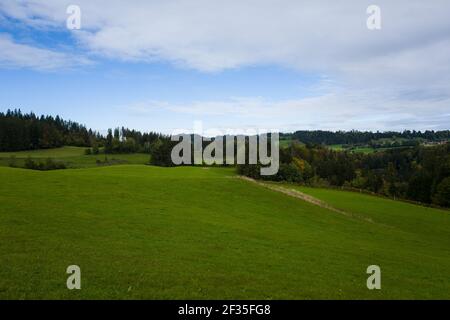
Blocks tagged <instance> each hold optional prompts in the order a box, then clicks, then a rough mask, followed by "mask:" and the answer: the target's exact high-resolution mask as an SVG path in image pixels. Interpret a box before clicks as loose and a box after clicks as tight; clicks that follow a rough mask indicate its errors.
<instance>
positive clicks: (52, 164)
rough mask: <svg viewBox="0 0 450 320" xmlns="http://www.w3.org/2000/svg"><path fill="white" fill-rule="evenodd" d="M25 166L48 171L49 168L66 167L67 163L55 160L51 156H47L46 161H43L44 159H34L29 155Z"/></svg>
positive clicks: (58, 168)
mask: <svg viewBox="0 0 450 320" xmlns="http://www.w3.org/2000/svg"><path fill="white" fill-rule="evenodd" d="M25 168H26V169H31V170H41V171H47V170H60V169H66V165H65V164H64V163H63V162H60V161H54V160H53V159H51V158H47V159H46V160H45V162H42V161H34V160H33V159H31V158H30V157H28V158H27V159H26V160H25Z"/></svg>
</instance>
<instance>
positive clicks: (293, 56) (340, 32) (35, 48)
mask: <svg viewBox="0 0 450 320" xmlns="http://www.w3.org/2000/svg"><path fill="white" fill-rule="evenodd" d="M193 3H195V4H193ZM433 3H434V2H433ZM69 4H74V3H69V2H67V3H66V2H65V1H59V0H58V1H56V0H49V1H37V0H35V1H10V0H4V1H2V3H1V4H0V83H1V86H0V110H2V111H4V110H6V109H7V108H21V109H22V110H23V111H31V110H32V111H34V112H35V113H38V114H52V115H56V114H59V115H61V116H63V117H64V118H66V119H71V120H74V121H78V122H81V123H84V124H86V125H87V126H88V127H91V128H93V129H96V130H101V131H104V130H106V129H107V128H109V127H115V126H122V125H123V126H127V127H130V128H135V129H140V130H144V131H150V130H152V131H162V132H165V133H170V132H171V131H172V130H175V129H187V130H189V129H190V128H192V127H193V124H194V121H196V120H200V121H203V124H204V126H205V127H208V128H237V129H245V128H249V127H252V128H260V129H263V128H264V129H279V130H282V131H293V130H299V129H329V130H340V129H343V130H351V129H359V130H381V131H383V130H404V129H419V130H425V129H436V130H438V129H449V125H448V124H449V123H450V88H449V83H450V81H449V80H450V79H449V74H450V73H449V71H450V58H449V57H450V36H449V35H450V32H449V31H450V22H449V19H448V18H447V17H446V15H445V14H444V13H445V12H450V10H449V9H450V5H449V3H448V2H446V1H436V2H435V5H433V6H430V5H426V4H423V2H420V1H398V2H396V4H392V1H391V2H389V1H379V6H380V8H381V14H382V15H381V17H382V22H383V23H382V29H381V30H377V31H374V30H368V29H367V27H366V25H365V22H366V19H367V17H368V16H367V13H366V11H365V10H366V8H367V6H368V4H369V2H366V1H346V2H345V4H341V5H336V4H330V2H326V1H322V2H320V1H318V2H314V4H312V3H311V2H308V1H305V2H302V1H287V0H286V1H285V0H282V1H259V2H258V1H248V2H245V4H243V2H241V1H226V2H225V1H224V2H215V4H213V3H211V2H208V1H203V0H199V1H194V2H193V1H183V0H174V1H150V2H149V1H130V2H127V3H126V4H125V3H124V2H123V1H122V2H120V1H102V0H98V1H84V0H80V1H77V5H79V7H80V9H81V13H82V16H81V23H82V25H81V29H80V30H68V29H67V28H66V26H65V22H66V19H67V17H68V14H67V13H66V8H67V6H68V5H69Z"/></svg>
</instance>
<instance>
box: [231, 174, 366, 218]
mask: <svg viewBox="0 0 450 320" xmlns="http://www.w3.org/2000/svg"><path fill="white" fill-rule="evenodd" d="M239 178H240V179H242V180H246V181H250V182H253V183H255V184H257V185H260V186H262V187H265V188H267V189H270V190H273V191H277V192H281V193H284V194H286V195H288V196H291V197H294V198H297V199H301V200H303V201H306V202H309V203H312V204H313V205H316V206H319V207H321V208H324V209H328V210H330V211H334V212H337V213H339V214H342V215H345V216H347V217H352V218H357V219H361V220H364V221H367V222H372V223H373V220H372V219H370V218H367V217H363V216H360V215H355V214H353V213H350V212H347V211H344V210H341V209H338V208H335V207H333V206H331V205H329V204H328V203H326V202H324V201H322V200H320V199H317V198H315V197H313V196H310V195H308V194H306V193H303V192H301V191H298V190H295V189H288V188H285V187H281V186H277V185H275V184H270V183H264V182H261V181H257V180H255V179H252V178H249V177H245V176H239Z"/></svg>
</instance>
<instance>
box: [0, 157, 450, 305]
mask: <svg viewBox="0 0 450 320" xmlns="http://www.w3.org/2000/svg"><path fill="white" fill-rule="evenodd" d="M0 181H2V183H1V185H0V261H1V265H0V298H2V299H5V298H6V299H8V298H38V299H40V298H50V299H53V298H66V299H84V298H100V299H101V298H146V299H165V298H168V299H169V298H170V299H178V298H190V299H198V298H199V299H203V298H205V299H206V298H208V299H220V298H229V299H231V298H234V299H240V298H242V299H247V298H248V299H313V298H325V299H327V298H352V299H353V298H363V299H381V298H425V299H428V298H447V299H448V298H450V296H449V294H450V284H449V281H448V279H449V277H450V249H449V248H450V238H449V231H448V230H450V216H449V214H448V212H447V211H441V210H436V209H429V208H424V207H419V206H415V205H410V204H405V203H401V202H394V201H390V200H385V199H381V198H376V197H370V196H366V195H359V194H354V193H346V192H342V193H341V192H339V191H327V190H320V189H308V190H306V189H302V190H303V191H304V192H310V193H311V194H314V195H316V196H317V197H320V198H323V199H324V200H326V201H329V202H330V203H331V204H332V205H335V206H339V207H342V208H343V209H345V210H351V211H354V212H357V213H358V214H360V215H367V216H370V217H371V218H373V222H368V221H366V220H364V219H360V217H358V216H355V217H348V216H345V215H341V214H338V213H336V212H333V211H330V210H327V209H324V208H321V207H319V206H316V205H313V204H310V203H307V202H304V201H302V200H299V199H296V198H293V197H290V196H288V195H285V194H282V193H279V192H275V191H272V190H268V189H266V188H264V187H261V186H258V185H256V184H254V183H252V182H248V181H243V180H241V179H237V178H236V177H235V176H234V173H233V171H232V170H228V169H220V168H209V169H203V168H192V167H180V168H158V167H150V166H143V165H124V166H111V167H99V168H90V169H78V170H58V171H48V172H39V171H31V170H24V169H15V168H7V167H2V168H0ZM341 195H342V197H341ZM71 264H76V265H79V266H80V267H81V270H82V271H81V272H82V289H81V290H79V291H77V290H74V291H69V290H68V289H67V288H66V285H65V283H66V279H67V276H68V275H67V274H66V273H65V270H66V268H67V266H68V265H71ZM372 264H377V265H379V266H380V267H381V270H382V289H381V290H375V291H370V290H368V289H367V288H366V279H367V276H368V275H367V274H366V273H365V272H366V268H367V266H369V265H372Z"/></svg>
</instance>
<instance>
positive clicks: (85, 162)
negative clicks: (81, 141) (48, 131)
mask: <svg viewBox="0 0 450 320" xmlns="http://www.w3.org/2000/svg"><path fill="white" fill-rule="evenodd" d="M85 149H86V148H81V147H70V146H65V147H62V148H53V149H39V150H31V151H16V152H0V166H9V165H10V164H11V162H14V163H15V165H16V166H19V167H23V165H24V162H25V160H26V159H27V158H28V157H29V158H32V159H33V160H35V161H45V160H46V159H47V158H52V159H53V160H55V161H59V162H63V163H64V164H65V165H66V166H67V167H68V168H89V167H97V166H99V165H112V164H145V163H148V161H149V158H150V156H149V155H148V154H143V153H133V154H108V155H107V156H106V157H105V155H104V154H97V155H85V153H84V151H85ZM105 160H106V161H105Z"/></svg>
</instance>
